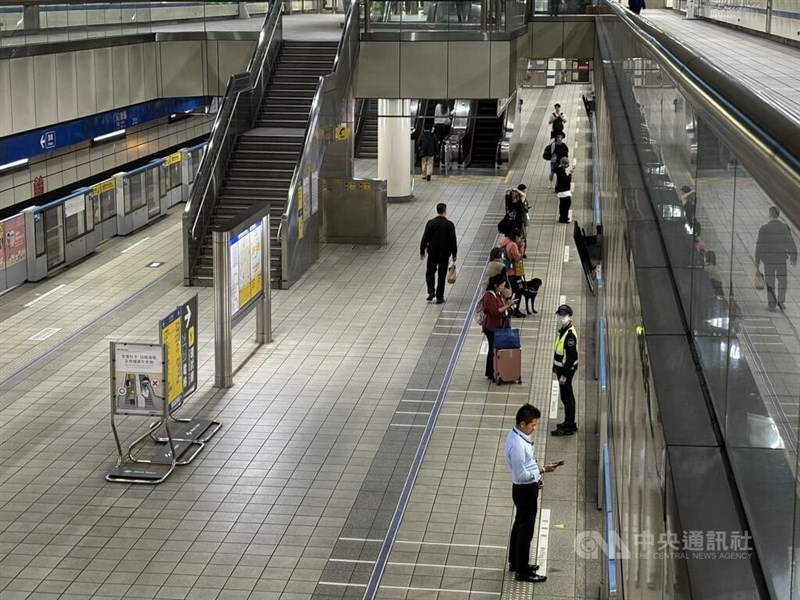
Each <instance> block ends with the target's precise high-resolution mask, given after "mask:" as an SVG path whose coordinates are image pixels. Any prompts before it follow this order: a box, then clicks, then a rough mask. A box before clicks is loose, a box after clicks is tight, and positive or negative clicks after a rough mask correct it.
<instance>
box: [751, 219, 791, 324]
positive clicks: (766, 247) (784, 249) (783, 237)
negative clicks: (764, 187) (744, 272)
mask: <svg viewBox="0 0 800 600" xmlns="http://www.w3.org/2000/svg"><path fill="white" fill-rule="evenodd" d="M780 216H781V211H780V210H778V207H777V206H770V207H769V222H768V223H766V224H765V225H762V226H761V228H760V229H759V230H758V238H757V239H756V271H757V273H758V275H757V277H758V276H760V277H763V279H764V282H765V283H766V288H767V310H769V311H770V312H775V305H776V304H777V306H778V308H780V309H781V310H785V309H786V306H785V304H784V303H785V302H786V259H787V257H788V258H789V260H790V261H791V263H792V266H793V267H794V266H796V265H797V246H796V245H795V243H794V238H792V232H791V231H790V230H789V226H788V225H787V224H786V223H784V222H783V221H781V220H780ZM762 263H763V264H764V270H763V272H762V271H761V269H760V264H762Z"/></svg>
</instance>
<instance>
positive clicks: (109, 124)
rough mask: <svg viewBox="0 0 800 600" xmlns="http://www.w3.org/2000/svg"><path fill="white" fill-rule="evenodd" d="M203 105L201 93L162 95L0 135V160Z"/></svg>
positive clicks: (29, 155) (41, 151)
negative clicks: (29, 129) (93, 113)
mask: <svg viewBox="0 0 800 600" xmlns="http://www.w3.org/2000/svg"><path fill="white" fill-rule="evenodd" d="M201 106H205V98H204V97H202V96H198V97H193V98H162V99H160V100H152V101H150V102H142V103H141V104H135V105H133V106H128V107H126V108H122V109H118V110H111V111H108V112H104V113H99V114H96V115H92V116H91V117H86V118H84V119H76V120H74V121H69V122H66V123H59V124H58V125H53V126H51V127H49V128H47V129H35V130H33V131H28V132H25V133H20V134H17V135H10V136H7V137H4V138H2V139H0V164H5V163H10V162H14V161H15V160H20V159H23V158H33V157H34V156H38V155H40V154H44V153H45V152H52V151H53V150H57V149H59V148H66V147H67V146H72V145H74V144H80V143H81V142H86V141H88V140H91V139H92V138H95V137H97V136H99V135H103V134H106V133H111V132H112V131H117V130H119V129H125V128H127V127H135V126H136V125H140V124H142V123H146V122H148V121H153V120H155V119H161V118H164V117H168V116H169V115H171V114H173V113H182V112H185V111H187V110H194V109H196V108H200V107H201Z"/></svg>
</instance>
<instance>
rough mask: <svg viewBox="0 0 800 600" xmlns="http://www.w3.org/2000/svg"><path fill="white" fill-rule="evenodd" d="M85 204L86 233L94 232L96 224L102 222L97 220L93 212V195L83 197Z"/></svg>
mask: <svg viewBox="0 0 800 600" xmlns="http://www.w3.org/2000/svg"><path fill="white" fill-rule="evenodd" d="M83 203H84V204H83V206H84V214H85V215H86V231H94V225H95V223H99V222H100V221H99V220H98V221H96V220H95V216H94V211H93V210H92V209H93V207H94V203H93V202H92V197H91V195H89V194H86V195H85V196H84V197H83Z"/></svg>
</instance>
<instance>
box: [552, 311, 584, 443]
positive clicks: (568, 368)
mask: <svg viewBox="0 0 800 600" xmlns="http://www.w3.org/2000/svg"><path fill="white" fill-rule="evenodd" d="M572 314H573V313H572V307H570V306H569V305H568V304H562V305H561V306H559V307H558V309H557V310H556V317H557V319H558V334H557V335H556V345H555V351H554V353H553V373H555V374H556V377H558V390H559V395H560V396H561V404H563V405H564V421H563V422H562V423H559V424H558V425H556V428H555V429H554V430H553V431H551V432H550V435H555V436H562V435H574V434H575V432H577V431H578V426H577V425H576V424H575V394H574V393H573V391H572V378H573V376H574V375H575V371H577V370H578V331H577V330H576V329H575V326H574V325H573V324H572Z"/></svg>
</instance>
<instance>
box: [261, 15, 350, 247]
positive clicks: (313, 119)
mask: <svg viewBox="0 0 800 600" xmlns="http://www.w3.org/2000/svg"><path fill="white" fill-rule="evenodd" d="M359 6H360V3H359V2H357V1H355V0H354V1H353V2H351V3H350V10H349V11H348V13H347V17H346V18H345V22H344V28H343V31H342V37H341V38H339V45H338V47H337V48H336V57H335V58H334V60H333V72H332V73H331V74H329V75H325V76H323V77H320V78H319V82H318V83H317V90H316V92H315V93H314V100H313V101H312V103H311V112H310V114H309V117H308V122H307V123H306V131H305V135H304V136H303V150H302V151H301V153H300V159H299V160H298V161H297V164H296V165H295V167H294V173H293V174H292V182H291V184H289V193H288V197H287V202H286V208H285V209H284V211H283V214H282V215H281V222H280V225H279V226H278V233H277V236H276V237H277V240H278V241H279V242H282V237H281V235H282V231H283V229H284V227H286V226H287V225H288V222H289V216H290V215H291V213H292V211H293V210H294V207H295V198H296V197H297V196H296V192H297V187H298V185H300V182H301V181H302V177H303V172H304V170H305V165H306V163H308V162H309V161H310V160H311V157H310V156H309V152H310V148H311V147H312V144H311V142H312V140H313V138H314V135H315V133H316V131H317V129H318V127H319V120H320V114H321V108H322V94H323V91H324V89H325V82H326V81H327V80H329V79H334V78H337V77H339V76H340V70H341V67H342V66H343V65H344V66H346V67H347V68H348V69H349V70H350V72H349V78H352V76H353V71H354V69H355V61H356V58H357V57H358V50H359V43H358V42H359V37H360V36H359V30H358V28H359ZM348 39H354V40H355V42H354V43H352V44H351V48H350V52H349V55H347V56H345V51H346V50H347V48H346V47H345V46H346V43H347V40H348ZM345 59H346V60H347V62H346V63H345V62H344V60H345ZM334 81H335V79H334ZM346 83H348V84H349V83H350V82H349V81H348V82H346Z"/></svg>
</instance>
